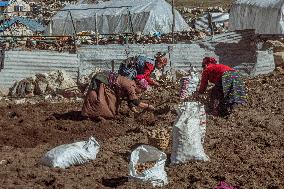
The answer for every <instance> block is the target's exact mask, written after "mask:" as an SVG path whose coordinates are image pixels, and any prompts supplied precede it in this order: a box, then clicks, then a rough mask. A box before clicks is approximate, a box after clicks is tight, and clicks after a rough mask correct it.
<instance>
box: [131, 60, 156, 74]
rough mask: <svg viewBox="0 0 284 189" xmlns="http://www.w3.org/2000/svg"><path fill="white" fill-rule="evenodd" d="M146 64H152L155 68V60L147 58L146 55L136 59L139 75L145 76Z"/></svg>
mask: <svg viewBox="0 0 284 189" xmlns="http://www.w3.org/2000/svg"><path fill="white" fill-rule="evenodd" d="M145 62H148V63H150V64H152V65H153V66H155V60H154V59H152V58H150V57H147V56H144V55H139V56H138V57H137V58H136V63H135V67H136V70H137V74H138V75H139V74H144V67H145Z"/></svg>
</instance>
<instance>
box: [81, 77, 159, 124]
mask: <svg viewBox="0 0 284 189" xmlns="http://www.w3.org/2000/svg"><path fill="white" fill-rule="evenodd" d="M138 90H139V88H138V87H137V85H136V83H135V82H134V81H132V80H129V79H127V78H126V77H124V76H120V75H117V74H114V73H98V74H96V75H95V76H94V77H93V79H92V81H91V86H90V89H89V91H88V93H87V95H86V98H85V101H84V104H83V108H82V115H83V116H85V117H89V118H93V119H99V120H103V119H105V118H114V117H115V115H117V113H118V108H119V105H120V103H121V100H122V99H123V98H126V100H127V102H128V106H129V108H130V109H131V110H132V111H134V112H137V110H136V107H141V108H146V109H149V110H153V109H154V107H153V106H152V105H148V104H146V103H143V102H140V101H139V100H138V97H137V92H138Z"/></svg>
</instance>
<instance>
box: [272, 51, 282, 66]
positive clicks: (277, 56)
mask: <svg viewBox="0 0 284 189" xmlns="http://www.w3.org/2000/svg"><path fill="white" fill-rule="evenodd" d="M274 61H275V66H276V67H277V66H283V65H284V51H283V52H276V53H274Z"/></svg>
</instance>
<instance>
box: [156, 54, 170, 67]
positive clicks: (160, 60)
mask: <svg viewBox="0 0 284 189" xmlns="http://www.w3.org/2000/svg"><path fill="white" fill-rule="evenodd" d="M165 56H166V53H164V54H162V53H161V52H158V53H157V54H156V56H155V58H156V65H157V67H158V68H162V67H165V66H166V65H167V64H168V59H167V58H166V57H165Z"/></svg>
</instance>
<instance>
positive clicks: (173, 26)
mask: <svg viewBox="0 0 284 189" xmlns="http://www.w3.org/2000/svg"><path fill="white" fill-rule="evenodd" d="M174 6H175V0H172V14H173V24H172V43H173V44H174V43H175V39H174V31H175V24H176V23H175V22H176V19H175V8H174Z"/></svg>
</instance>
